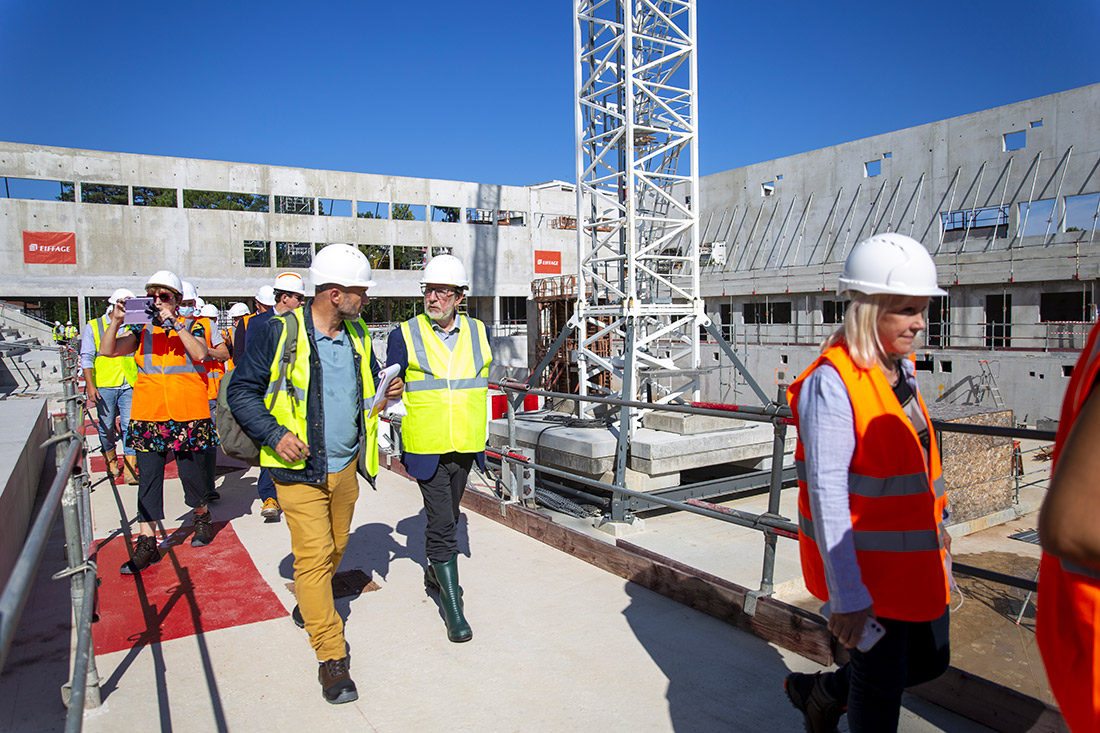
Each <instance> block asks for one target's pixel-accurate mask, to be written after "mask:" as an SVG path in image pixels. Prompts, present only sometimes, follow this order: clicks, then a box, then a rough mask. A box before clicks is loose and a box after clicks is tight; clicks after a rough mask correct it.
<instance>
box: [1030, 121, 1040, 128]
mask: <svg viewBox="0 0 1100 733" xmlns="http://www.w3.org/2000/svg"><path fill="white" fill-rule="evenodd" d="M1031 126H1032V127H1033V128H1034V127H1042V126H1043V121H1042V120H1035V121H1034V122H1032V123H1031Z"/></svg>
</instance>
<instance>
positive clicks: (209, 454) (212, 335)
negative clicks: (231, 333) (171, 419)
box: [179, 280, 229, 503]
mask: <svg viewBox="0 0 1100 733" xmlns="http://www.w3.org/2000/svg"><path fill="white" fill-rule="evenodd" d="M203 305H205V303H203V302H202V298H200V297H199V294H198V291H197V290H196V289H195V286H194V285H192V284H191V283H190V282H189V281H187V280H184V281H183V301H182V302H181V303H180V307H179V314H180V317H182V318H183V319H184V323H185V324H186V325H187V327H188V328H190V329H191V333H192V334H194V336H195V338H197V339H199V340H201V341H205V342H206V350H207V352H208V357H207V359H206V360H204V361H203V382H204V383H205V384H206V395H207V399H208V402H209V405H210V419H211V420H213V419H214V405H215V403H216V402H217V401H218V390H217V386H216V385H214V386H212V385H211V380H210V373H211V371H212V370H213V368H212V367H211V362H218V363H219V364H220V363H222V362H224V361H226V360H227V359H229V348H228V347H227V346H226V344H225V343H224V342H223V341H222V334H221V331H219V330H218V329H217V327H216V324H215V323H211V322H210V320H209V319H207V318H203V317H202V316H200V315H199V313H198V311H199V309H200V308H202V306H203ZM214 428H215V429H217V425H215V426H214ZM217 468H218V446H217V445H211V446H207V448H206V451H205V452H204V455H203V465H202V475H203V480H204V482H205V484H206V501H207V503H213V502H215V501H218V500H219V499H221V498H222V497H221V494H219V493H218V490H217V488H216V487H215V485H214V484H215V481H216V480H217V477H218V474H217Z"/></svg>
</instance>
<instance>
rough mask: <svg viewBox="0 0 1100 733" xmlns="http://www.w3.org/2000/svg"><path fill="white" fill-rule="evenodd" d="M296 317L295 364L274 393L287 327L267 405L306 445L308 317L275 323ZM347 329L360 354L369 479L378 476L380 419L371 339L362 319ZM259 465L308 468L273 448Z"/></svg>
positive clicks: (362, 462)
mask: <svg viewBox="0 0 1100 733" xmlns="http://www.w3.org/2000/svg"><path fill="white" fill-rule="evenodd" d="M289 316H293V317H294V318H296V319H297V320H298V349H297V352H296V354H295V358H294V363H293V364H291V365H290V368H289V370H288V373H287V376H286V383H285V384H284V385H283V388H282V389H281V390H279V391H278V392H275V387H276V384H277V383H278V381H279V369H280V367H281V366H282V360H283V349H284V347H285V345H286V326H285V325H284V326H283V331H282V334H281V335H280V336H279V343H278V345H277V347H276V349H275V355H274V357H273V358H272V361H271V376H270V380H269V381H268V391H267V394H265V395H264V401H265V403H266V404H267V405H268V409H269V410H270V412H271V414H272V416H273V417H274V418H275V419H276V420H278V421H279V424H280V425H282V426H283V427H285V428H287V429H288V430H290V432H292V433H294V434H295V435H297V436H298V437H299V438H300V439H302V440H303V441H307V442H308V439H307V436H308V434H309V431H308V426H307V423H306V420H307V416H308V414H309V408H308V400H309V378H310V373H309V353H310V352H309V336H307V335H306V324H305V316H304V315H303V313H302V309H301V308H295V309H294V310H292V311H291V312H290V313H288V314H286V315H283V316H275V317H274V318H273V320H282V321H284V322H285V321H286V319H287V317H289ZM344 327H345V328H347V331H348V333H349V334H350V335H351V344H352V348H354V349H355V351H356V352H357V353H358V354H359V371H360V378H361V379H362V382H363V400H362V410H363V411H362V418H361V419H362V420H363V425H362V426H360V431H359V435H360V441H359V467H360V469H361V470H363V471H365V472H366V473H367V474H368V475H370V476H377V475H378V417H377V416H376V417H371V416H370V406H371V402H373V401H374V378H373V376H372V375H371V373H370V353H371V343H370V335H369V334H368V333H367V325H366V323H364V322H363V320H362V319H359V320H355V321H344ZM260 465H261V466H264V467H265V468H285V469H289V470H291V471H301V470H303V469H304V468H305V467H306V462H305V461H304V460H301V461H295V462H293V463H291V462H289V461H285V460H283V458H282V456H280V455H279V454H278V453H276V452H275V449H274V448H271V447H270V446H267V445H265V446H263V447H261V448H260Z"/></svg>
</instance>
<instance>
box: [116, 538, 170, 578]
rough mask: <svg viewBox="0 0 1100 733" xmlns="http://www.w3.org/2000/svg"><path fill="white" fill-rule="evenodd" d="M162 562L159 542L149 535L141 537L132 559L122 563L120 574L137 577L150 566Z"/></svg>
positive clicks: (135, 546)
mask: <svg viewBox="0 0 1100 733" xmlns="http://www.w3.org/2000/svg"><path fill="white" fill-rule="evenodd" d="M158 562H160V550H159V549H158V548H157V541H156V540H155V539H153V538H152V537H149V536H148V535H141V536H140V537H138V538H137V542H135V543H134V549H133V552H131V553H130V559H129V560H127V561H126V562H124V563H122V567H121V568H119V573H121V574H122V575H137V574H138V573H140V572H141V571H142V570H144V569H145V568H147V567H149V566H150V565H155V564H156V563H158Z"/></svg>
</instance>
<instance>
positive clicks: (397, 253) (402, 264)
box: [393, 245, 428, 270]
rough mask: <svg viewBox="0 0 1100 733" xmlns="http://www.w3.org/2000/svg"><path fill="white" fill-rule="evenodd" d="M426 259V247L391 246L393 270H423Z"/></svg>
mask: <svg viewBox="0 0 1100 733" xmlns="http://www.w3.org/2000/svg"><path fill="white" fill-rule="evenodd" d="M427 261H428V248H427V247H409V246H406V245H397V246H395V247H394V248H393V269H395V270H423V269H424V265H425V264H426V263H427Z"/></svg>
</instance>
